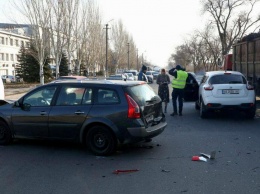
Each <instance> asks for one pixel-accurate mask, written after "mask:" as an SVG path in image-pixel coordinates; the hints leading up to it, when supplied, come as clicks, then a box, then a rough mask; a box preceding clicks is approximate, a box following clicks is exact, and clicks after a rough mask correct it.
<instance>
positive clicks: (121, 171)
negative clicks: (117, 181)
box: [113, 169, 139, 174]
mask: <svg viewBox="0 0 260 194" xmlns="http://www.w3.org/2000/svg"><path fill="white" fill-rule="evenodd" d="M138 171H139V170H138V169H130V170H114V171H113V174H119V173H131V172H138Z"/></svg>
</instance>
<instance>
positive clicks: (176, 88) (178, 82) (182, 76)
mask: <svg viewBox="0 0 260 194" xmlns="http://www.w3.org/2000/svg"><path fill="white" fill-rule="evenodd" d="M169 74H170V75H172V76H173V77H174V79H173V80H172V88H173V90H172V106H173V113H172V114H171V116H174V115H178V111H177V98H178V102H179V116H182V109H183V98H184V88H185V86H186V80H187V77H188V73H187V72H186V71H185V70H184V69H183V68H182V67H181V66H180V65H176V67H175V68H173V69H171V70H170V71H169Z"/></svg>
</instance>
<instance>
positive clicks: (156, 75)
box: [152, 71, 160, 80]
mask: <svg viewBox="0 0 260 194" xmlns="http://www.w3.org/2000/svg"><path fill="white" fill-rule="evenodd" d="M152 74H153V79H154V80H157V77H158V75H159V74H160V72H158V71H153V72H152Z"/></svg>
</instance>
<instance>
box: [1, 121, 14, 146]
mask: <svg viewBox="0 0 260 194" xmlns="http://www.w3.org/2000/svg"><path fill="white" fill-rule="evenodd" d="M11 141H12V134H11V130H10V129H9V127H8V126H7V125H6V124H5V123H4V122H3V121H0V145H6V144H9V143H10V142H11Z"/></svg>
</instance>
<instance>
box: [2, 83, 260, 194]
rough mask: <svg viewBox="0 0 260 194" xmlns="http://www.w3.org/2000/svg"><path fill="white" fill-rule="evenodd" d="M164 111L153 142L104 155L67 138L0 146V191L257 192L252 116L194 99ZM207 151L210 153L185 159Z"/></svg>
mask: <svg viewBox="0 0 260 194" xmlns="http://www.w3.org/2000/svg"><path fill="white" fill-rule="evenodd" d="M151 86H152V87H154V89H156V88H157V86H156V85H155V84H154V85H151ZM168 112H169V113H171V112H172V106H169V110H168ZM169 113H168V114H166V119H167V122H168V126H167V128H166V130H165V131H164V132H163V133H162V134H161V135H159V136H157V137H155V138H154V139H153V141H152V142H150V143H141V144H138V145H131V146H124V147H121V148H120V149H119V150H118V152H117V153H116V154H115V155H113V156H109V157H96V156H93V155H92V154H91V153H89V152H88V151H86V150H85V148H84V147H82V146H80V145H75V144H72V143H66V142H52V141H33V140H16V141H14V142H13V144H11V145H9V146H0V175H1V176H0V193H1V194H17V193H19V194H35V193H43V194H46V193H52V194H56V193H57V194H58V193H62V194H67V193H68V194H71V193H73V194H77V193H79V194H81V193H87V194H92V193H93V194H96V193H98V194H103V193H106V194H107V193H124V194H132V193H134V194H139V193H140V194H143V193H149V194H159V193H163V194H164V193H166V194H168V193H169V194H170V193H171V194H172V193H192V194H194V193H196V194H197V193H205V194H208V193H211V194H215V193H216V194H221V193H227V194H233V193H234V194H237V193H243V194H244V193H247V194H251V193H252V194H255V193H260V162H259V161H260V141H259V139H260V128H259V126H260V119H259V117H256V118H255V119H254V120H248V119H245V118H244V115H243V114H239V113H236V114H234V113H232V114H227V115H212V116H211V117H210V118H209V119H206V120H204V119H200V117H199V113H198V112H197V111H196V110H195V107H194V103H193V102H186V103H184V111H183V116H182V117H180V116H176V117H171V116H170V115H169ZM211 151H216V157H215V159H214V160H208V161H207V162H202V161H192V160H191V158H192V156H195V155H199V154H200V153H201V152H203V153H207V154H209V153H210V152H211ZM115 170H137V171H135V172H128V173H119V174H114V173H113V172H114V171H115Z"/></svg>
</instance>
